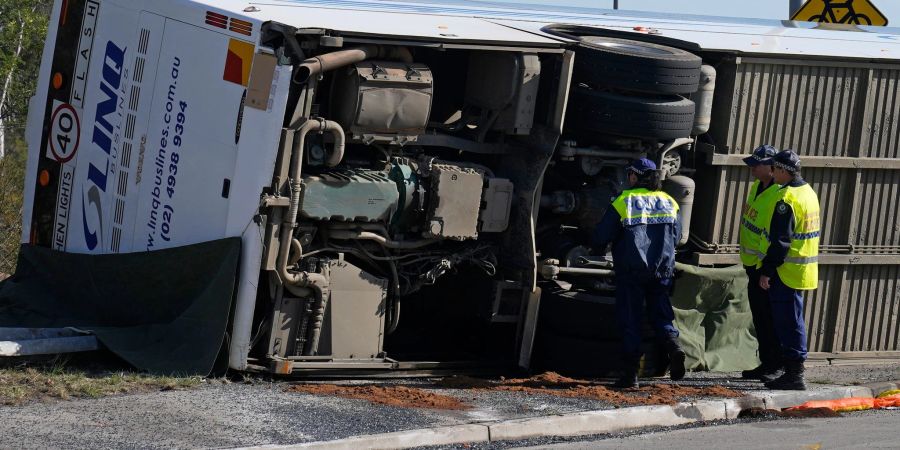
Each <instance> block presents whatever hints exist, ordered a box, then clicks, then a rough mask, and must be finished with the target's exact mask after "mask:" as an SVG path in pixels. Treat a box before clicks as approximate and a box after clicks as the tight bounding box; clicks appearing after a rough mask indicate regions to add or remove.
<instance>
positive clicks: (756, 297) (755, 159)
mask: <svg viewBox="0 0 900 450" xmlns="http://www.w3.org/2000/svg"><path fill="white" fill-rule="evenodd" d="M776 153H778V150H776V149H775V147H772V146H771V145H761V146H759V147H757V148H756V150H753V153H752V154H751V155H750V156H748V157H746V158H744V164H746V165H747V166H748V167H749V168H750V173H751V175H753V178H755V181H754V182H753V185H752V186H750V191H749V192H747V201H746V202H745V203H744V208H743V210H742V211H741V231H740V252H741V263H742V264H743V265H744V270H745V271H746V272H747V278H748V280H749V282H748V284H747V297H748V298H749V300H750V313H751V315H752V316H753V327H754V328H755V329H756V341H757V343H758V344H759V360H760V362H761V364H760V365H759V366H758V367H756V368H755V369H752V370H745V371H743V372H741V377H742V378H744V379H754V380H760V381H772V380H774V379H775V378H777V377H778V375H779V373H778V372H779V371H780V370H781V369H782V364H781V346H780V345H779V344H778V338H777V337H776V336H775V328H774V326H773V325H772V309H771V307H770V306H769V294H768V293H767V292H766V291H764V290H762V289H761V288H760V287H759V267H758V266H759V263H760V261H761V260H762V258H763V257H764V256H765V254H764V253H762V252H761V251H760V243H759V241H760V239H764V237H763V236H762V230H763V228H765V227H766V225H768V224H769V221H771V219H772V211H773V210H774V209H775V202H776V201H778V199H779V188H781V186H780V185H779V184H777V183H775V179H774V178H773V174H772V157H774V156H775V154H776Z"/></svg>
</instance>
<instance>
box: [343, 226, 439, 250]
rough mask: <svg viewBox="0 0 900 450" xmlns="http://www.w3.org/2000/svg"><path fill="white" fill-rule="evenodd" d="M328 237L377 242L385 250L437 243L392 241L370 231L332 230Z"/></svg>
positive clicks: (431, 240) (413, 247) (433, 240)
mask: <svg viewBox="0 0 900 450" xmlns="http://www.w3.org/2000/svg"><path fill="white" fill-rule="evenodd" d="M328 237H331V238H333V239H364V240H369V241H375V242H378V243H380V244H381V245H383V246H385V247H387V248H392V249H401V250H411V249H417V248H422V247H425V246H428V245H431V244H434V243H435V242H437V240H436V239H423V240H419V241H394V240H390V239H388V238H386V237H384V236H381V235H380V234H377V233H372V232H370V231H351V230H332V231H329V232H328Z"/></svg>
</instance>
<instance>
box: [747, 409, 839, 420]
mask: <svg viewBox="0 0 900 450" xmlns="http://www.w3.org/2000/svg"><path fill="white" fill-rule="evenodd" d="M840 416H841V414H840V413H838V412H835V411H832V410H830V409H828V408H809V409H801V410H794V411H778V410H775V409H762V408H750V409H745V410H743V411H741V413H740V414H738V417H739V418H741V419H774V418H777V417H791V418H804V419H812V418H829V417H840Z"/></svg>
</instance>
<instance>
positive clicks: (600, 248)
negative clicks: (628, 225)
mask: <svg viewBox="0 0 900 450" xmlns="http://www.w3.org/2000/svg"><path fill="white" fill-rule="evenodd" d="M621 232H622V218H621V217H620V216H619V212H618V211H616V208H613V207H612V205H610V207H609V208H607V209H606V213H605V214H603V218H602V219H600V222H599V223H598V224H597V226H595V227H594V235H593V237H592V239H591V240H592V241H593V242H591V244H592V247H593V251H594V253H595V254H601V255H602V254H604V253H606V246H607V245H609V243H610V242H612V241H615V240H616V239H617V238H618V237H619V233H621Z"/></svg>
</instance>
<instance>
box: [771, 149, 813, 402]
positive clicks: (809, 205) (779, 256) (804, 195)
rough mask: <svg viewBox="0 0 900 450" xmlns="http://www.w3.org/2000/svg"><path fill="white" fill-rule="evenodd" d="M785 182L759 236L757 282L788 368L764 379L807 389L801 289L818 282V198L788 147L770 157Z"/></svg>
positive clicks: (779, 180) (785, 386)
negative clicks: (760, 257) (766, 294)
mask: <svg viewBox="0 0 900 450" xmlns="http://www.w3.org/2000/svg"><path fill="white" fill-rule="evenodd" d="M772 162H773V165H774V176H775V182H776V183H778V184H781V185H782V187H781V188H780V189H779V191H778V192H779V200H778V202H777V203H776V204H775V208H774V212H773V213H772V220H771V222H770V224H769V226H767V227H766V228H765V230H764V231H765V233H766V234H767V235H768V237H769V238H768V239H762V240H761V241H760V244H761V245H760V250H761V251H762V252H763V253H764V254H765V257H764V258H763V260H762V267H761V269H760V276H759V286H760V288H762V289H763V290H766V291H768V292H769V302H770V304H771V307H772V320H773V322H774V325H775V334H776V336H778V341H779V343H780V344H781V350H782V362H783V363H784V374H783V375H781V376H780V377H778V378H777V379H775V380H772V381H769V382H767V383H766V387H768V388H770V389H791V390H805V389H806V384H805V383H804V379H803V372H804V368H803V363H804V361H806V354H807V349H806V324H805V323H804V321H803V292H804V291H807V290H812V289H815V288H816V287H817V286H818V281H819V274H818V258H819V235H820V225H819V224H820V217H819V198H818V196H817V195H816V193H815V192H814V191H813V190H812V188H811V187H810V186H809V184H808V183H807V182H806V181H804V180H803V177H801V176H800V158H799V157H798V156H797V154H795V153H794V152H792V151H790V150H784V151H781V152H779V153H778V154H776V155H775V157H774V158H772Z"/></svg>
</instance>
